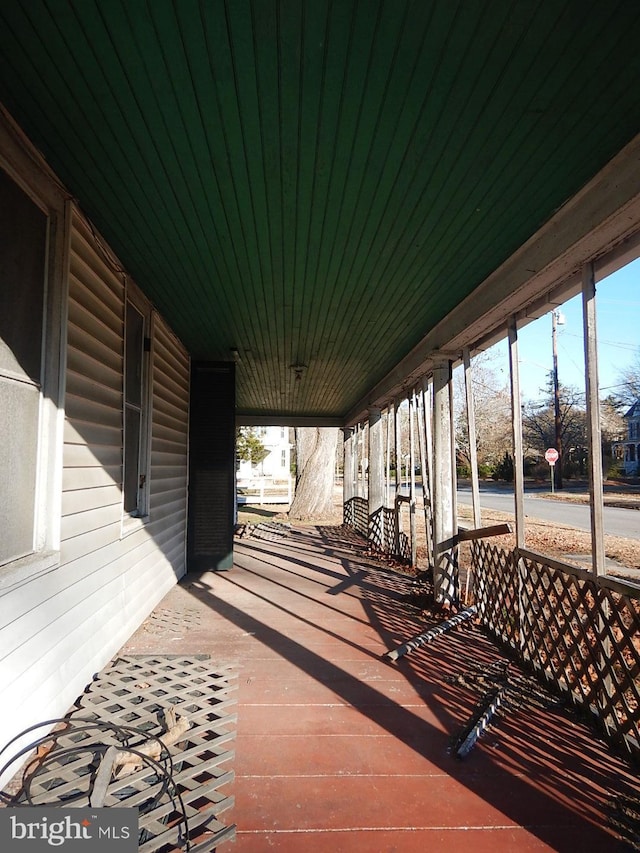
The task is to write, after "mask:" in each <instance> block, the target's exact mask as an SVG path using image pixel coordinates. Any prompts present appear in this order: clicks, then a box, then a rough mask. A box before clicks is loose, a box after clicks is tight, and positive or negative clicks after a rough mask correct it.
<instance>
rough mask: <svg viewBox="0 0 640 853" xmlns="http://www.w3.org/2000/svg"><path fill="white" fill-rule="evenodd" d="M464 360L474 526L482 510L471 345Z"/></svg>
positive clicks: (479, 521) (465, 351)
mask: <svg viewBox="0 0 640 853" xmlns="http://www.w3.org/2000/svg"><path fill="white" fill-rule="evenodd" d="M462 358H463V361H464V387H465V392H466V403H467V433H468V435H469V464H470V465H471V501H472V505H473V526H474V527H476V528H477V527H481V526H482V515H481V512H480V484H479V481H478V450H477V447H476V409H475V401H474V397H473V383H472V381H471V380H472V371H471V355H470V353H469V347H465V348H464V350H463V352H462Z"/></svg>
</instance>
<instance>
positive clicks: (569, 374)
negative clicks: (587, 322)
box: [489, 258, 640, 401]
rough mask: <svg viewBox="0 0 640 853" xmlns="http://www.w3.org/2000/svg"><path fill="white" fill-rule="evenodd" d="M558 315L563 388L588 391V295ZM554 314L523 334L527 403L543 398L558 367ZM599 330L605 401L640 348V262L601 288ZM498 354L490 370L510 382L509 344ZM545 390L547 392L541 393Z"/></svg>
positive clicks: (503, 343)
mask: <svg viewBox="0 0 640 853" xmlns="http://www.w3.org/2000/svg"><path fill="white" fill-rule="evenodd" d="M558 311H559V312H560V313H561V314H562V315H563V317H564V320H565V322H564V324H562V325H560V324H559V325H558V334H557V344H558V379H559V381H560V384H562V385H568V386H574V387H576V388H578V389H580V390H581V391H584V387H585V383H584V344H583V332H582V295H581V294H578V296H575V297H574V298H573V299H571V300H569V301H568V302H565V303H564V305H562V306H561V307H560V308H559V309H558ZM551 326H552V321H551V314H546V315H545V316H544V317H540V318H539V319H538V320H535V321H534V322H532V323H529V324H528V325H527V326H525V327H524V328H522V329H520V330H519V331H518V356H519V360H520V386H521V389H522V397H523V400H524V401H528V400H538V399H542V398H543V397H544V396H545V394H544V389H545V387H546V384H547V381H548V379H547V377H548V373H549V371H550V370H551V369H552V364H553V349H552V335H551ZM596 330H597V342H598V379H599V386H600V397H601V398H603V397H606V396H607V395H608V394H609V393H615V390H616V386H619V384H620V381H621V380H620V375H619V371H620V370H621V369H623V368H625V367H628V366H629V365H630V364H631V363H632V362H633V361H634V359H635V356H636V353H637V352H638V350H639V349H640V258H638V259H637V260H635V261H633V262H632V263H631V264H628V265H627V266H626V267H623V268H622V269H620V270H618V271H617V272H615V273H613V274H612V275H610V276H608V278H605V279H602V281H600V282H598V284H597V285H596ZM489 352H492V358H491V362H490V364H489V366H490V368H491V369H492V370H493V371H494V372H495V373H496V375H497V377H498V378H499V379H504V383H505V384H506V383H507V382H508V381H509V362H508V355H507V343H506V341H500V342H499V343H498V344H496V345H495V346H494V347H492V349H491V350H489ZM541 389H542V390H541Z"/></svg>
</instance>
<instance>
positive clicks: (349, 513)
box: [344, 497, 369, 537]
mask: <svg viewBox="0 0 640 853" xmlns="http://www.w3.org/2000/svg"><path fill="white" fill-rule="evenodd" d="M344 523H345V524H347V525H348V526H349V527H352V528H353V529H354V530H357V531H358V533H360V534H361V535H362V536H365V537H368V535H369V502H368V501H367V499H366V498H360V497H355V498H350V499H349V500H348V501H346V503H345V504H344Z"/></svg>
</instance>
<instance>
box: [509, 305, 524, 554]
mask: <svg viewBox="0 0 640 853" xmlns="http://www.w3.org/2000/svg"><path fill="white" fill-rule="evenodd" d="M507 329H508V333H509V376H510V380H511V420H512V426H513V497H514V510H515V513H514V514H515V521H516V547H518V548H524V462H523V458H522V457H523V444H522V404H521V395H520V363H519V361H518V325H517V322H516V318H515V317H513V316H512V317H510V318H509V323H508V327H507Z"/></svg>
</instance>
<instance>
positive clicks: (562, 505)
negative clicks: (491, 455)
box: [458, 482, 640, 539]
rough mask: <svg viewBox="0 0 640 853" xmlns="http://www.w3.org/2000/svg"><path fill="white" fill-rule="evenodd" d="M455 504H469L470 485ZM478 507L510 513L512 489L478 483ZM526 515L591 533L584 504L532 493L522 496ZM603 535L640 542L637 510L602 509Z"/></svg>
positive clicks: (606, 507)
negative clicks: (550, 498)
mask: <svg viewBox="0 0 640 853" xmlns="http://www.w3.org/2000/svg"><path fill="white" fill-rule="evenodd" d="M458 502H459V503H461V504H468V505H471V486H470V485H461V486H460V487H459V488H458ZM480 506H481V507H482V508H486V509H495V510H498V511H500V512H510V513H513V489H512V488H511V489H510V488H509V487H508V486H505V485H502V484H500V485H497V484H495V483H486V482H483V483H481V484H480ZM524 512H525V516H528V517H531V518H540V519H543V520H545V521H556V522H558V524H566V525H569V526H570V527H575V528H577V529H578V530H590V529H591V522H590V517H589V507H588V506H587V505H585V504H577V503H569V502H564V501H558V500H549V499H545V498H543V497H537V496H536V495H535V492H533V493H531V492H529V493H527V492H525V495H524ZM603 519H604V532H605V533H608V534H610V535H612V536H622V537H626V538H627V539H640V510H637V509H624V508H620V507H613V506H605V507H604V515H603Z"/></svg>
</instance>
